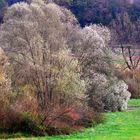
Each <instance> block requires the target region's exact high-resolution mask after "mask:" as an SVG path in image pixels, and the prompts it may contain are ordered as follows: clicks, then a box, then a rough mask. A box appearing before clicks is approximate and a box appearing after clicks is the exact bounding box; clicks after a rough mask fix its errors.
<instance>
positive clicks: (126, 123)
mask: <svg viewBox="0 0 140 140" xmlns="http://www.w3.org/2000/svg"><path fill="white" fill-rule="evenodd" d="M129 105H140V100H131V101H130V102H129ZM105 118H106V121H105V122H104V123H103V124H99V125H97V126H96V127H94V128H89V129H85V130H84V131H83V132H82V133H77V134H72V135H69V136H54V137H48V136H46V137H42V138H41V137H40V138H32V139H31V138H29V139H27V140H140V110H139V109H136V110H132V111H126V112H116V113H106V114H105Z"/></svg>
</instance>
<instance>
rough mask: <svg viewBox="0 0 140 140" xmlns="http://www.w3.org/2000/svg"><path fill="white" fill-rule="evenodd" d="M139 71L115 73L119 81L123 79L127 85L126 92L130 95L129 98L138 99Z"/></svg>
mask: <svg viewBox="0 0 140 140" xmlns="http://www.w3.org/2000/svg"><path fill="white" fill-rule="evenodd" d="M139 73H140V70H139V69H137V70H135V71H134V72H132V71H130V70H125V71H123V72H122V71H120V70H117V71H116V75H117V76H118V78H119V79H123V80H124V81H125V82H126V84H127V85H128V90H129V92H130V93H131V98H140V74H139Z"/></svg>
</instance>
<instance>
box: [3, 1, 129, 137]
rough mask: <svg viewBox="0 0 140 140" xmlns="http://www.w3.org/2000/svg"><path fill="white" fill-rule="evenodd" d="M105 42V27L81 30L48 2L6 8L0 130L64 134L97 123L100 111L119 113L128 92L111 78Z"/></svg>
mask: <svg viewBox="0 0 140 140" xmlns="http://www.w3.org/2000/svg"><path fill="white" fill-rule="evenodd" d="M109 42H110V31H109V29H108V28H106V27H103V26H97V25H90V26H86V27H85V28H81V27H80V26H79V24H78V21H77V20H76V18H75V16H74V15H73V14H72V13H71V12H70V11H69V10H67V9H65V8H62V7H60V6H58V5H56V4H54V3H47V4H46V3H44V2H43V1H42V0H33V1H32V2H31V3H30V4H27V3H24V2H23V3H17V4H15V5H13V6H11V7H9V8H8V10H7V12H6V14H5V17H4V20H3V24H2V25H1V27H0V47H1V48H2V49H3V50H4V52H5V54H4V52H3V51H2V50H1V52H2V53H1V54H0V58H1V59H0V60H1V61H0V62H3V61H2V60H3V55H4V57H5V59H6V62H7V59H8V60H9V65H8V67H7V69H5V71H6V72H7V74H6V73H5V71H4V70H3V68H4V66H5V65H6V62H5V61H4V62H3V63H2V66H3V67H2V68H1V70H2V74H3V76H4V78H5V80H6V79H8V81H9V82H8V81H7V80H6V81H7V84H8V85H6V87H5V88H6V89H8V90H6V93H5V92H4V91H3V90H2V89H3V87H1V88H2V89H1V88H0V90H1V91H0V93H1V96H2V97H5V96H3V94H4V95H8V96H6V97H5V98H1V99H2V100H1V101H0V103H1V104H2V103H3V102H5V101H7V102H8V104H6V109H5V108H4V107H2V109H3V110H2V111H1V112H0V116H1V117H2V118H1V119H0V130H1V131H8V132H17V131H24V132H26V133H33V134H40V135H42V134H45V133H46V132H47V133H48V134H59V133H60V132H62V133H65V134H68V133H70V132H71V131H72V130H73V129H74V128H75V127H76V128H77V126H78V128H80V127H81V126H89V125H92V124H93V122H94V123H95V124H96V123H99V122H101V121H102V119H101V115H99V114H98V113H99V112H101V111H118V110H119V111H122V110H125V109H126V108H127V102H128V99H129V98H130V93H129V92H128V91H127V88H128V87H127V85H126V84H125V83H124V82H123V81H119V80H118V79H117V78H116V77H115V75H114V66H113V63H112V52H111V50H110V48H109V47H108V44H109ZM6 56H7V57H6ZM0 80H3V79H0ZM9 86H10V87H9ZM5 103H6V102H5ZM2 106H3V104H2ZM6 110H8V111H6ZM3 112H4V113H5V115H2V114H3ZM97 112H98V113H97ZM97 114H98V115H97ZM60 124H61V125H60ZM58 130H59V131H58ZM74 130H75V129H74Z"/></svg>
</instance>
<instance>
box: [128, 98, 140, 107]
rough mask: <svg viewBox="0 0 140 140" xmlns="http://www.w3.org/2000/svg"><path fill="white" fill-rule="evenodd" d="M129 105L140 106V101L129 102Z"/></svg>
mask: <svg viewBox="0 0 140 140" xmlns="http://www.w3.org/2000/svg"><path fill="white" fill-rule="evenodd" d="M129 105H130V106H140V99H132V100H129Z"/></svg>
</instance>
